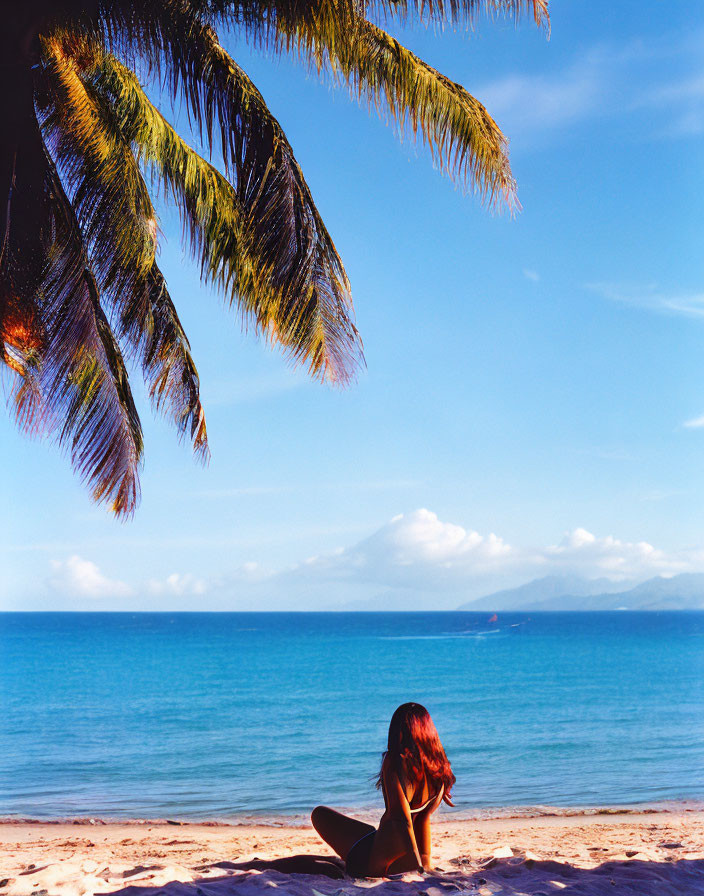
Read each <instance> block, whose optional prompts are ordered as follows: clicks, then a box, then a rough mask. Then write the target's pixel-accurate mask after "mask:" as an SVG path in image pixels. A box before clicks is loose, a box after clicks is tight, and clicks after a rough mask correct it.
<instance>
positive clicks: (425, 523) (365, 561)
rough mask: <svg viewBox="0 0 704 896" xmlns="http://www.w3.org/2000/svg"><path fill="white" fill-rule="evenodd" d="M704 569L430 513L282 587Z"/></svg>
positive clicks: (672, 555) (445, 587)
mask: <svg viewBox="0 0 704 896" xmlns="http://www.w3.org/2000/svg"><path fill="white" fill-rule="evenodd" d="M694 571H704V551H702V550H699V549H693V550H690V551H677V552H667V551H664V550H661V549H658V548H656V547H654V546H653V545H651V544H649V543H648V542H646V541H634V542H630V541H622V540H620V539H618V538H615V537H614V536H612V535H606V536H597V535H595V534H593V533H592V532H589V531H588V530H586V529H584V528H576V529H573V530H572V531H570V532H568V533H567V534H566V535H565V536H564V537H563V538H562V539H561V541H559V542H558V543H557V544H553V545H548V546H545V547H543V546H539V545H533V546H524V547H517V546H512V545H509V544H508V543H507V542H505V541H504V540H503V539H502V538H501V537H500V536H498V535H495V534H489V535H481V534H480V533H478V532H476V531H474V530H473V529H465V528H464V527H463V526H460V525H456V524H453V523H449V522H443V521H441V520H440V519H439V518H438V516H437V515H436V514H435V513H433V512H431V511H430V510H425V509H421V510H416V511H414V512H412V513H408V514H401V515H399V516H396V517H394V518H393V519H392V520H391V521H390V522H389V523H387V524H386V525H384V526H382V527H381V528H380V529H378V530H377V531H376V532H375V533H374V534H373V535H371V536H370V537H369V538H367V539H365V540H364V541H361V542H359V543H358V544H356V545H353V546H351V547H348V548H340V549H338V550H337V551H334V552H331V553H329V554H325V555H322V556H318V557H312V558H310V559H309V560H308V561H306V562H305V563H303V564H300V565H299V566H298V567H295V568H294V569H293V570H289V571H288V572H286V573H281V574H279V575H278V576H277V577H276V578H277V580H278V581H279V583H280V584H282V585H284V584H285V583H287V582H292V583H297V584H300V583H301V582H303V583H305V584H306V585H307V586H308V587H312V586H313V585H315V584H319V585H325V584H327V586H328V587H329V588H330V589H331V592H332V593H333V594H334V591H332V589H333V588H334V587H335V586H339V585H341V584H345V585H351V584H356V585H359V586H361V585H365V586H372V587H373V588H377V589H379V588H392V589H399V588H402V589H408V590H414V591H425V592H436V593H441V592H445V593H447V594H452V593H456V592H458V591H462V592H463V593H466V594H468V595H471V594H476V596H480V595H481V594H483V593H487V591H488V590H489V589H491V590H494V589H498V588H501V587H508V586H511V585H514V584H518V583H520V582H524V581H528V580H529V579H531V578H537V577H540V576H545V575H551V574H557V573H560V574H569V573H572V574H576V575H580V576H583V577H585V578H601V577H607V578H610V579H612V580H614V581H621V580H632V579H636V580H644V579H646V578H650V577H652V576H656V575H663V576H671V575H675V574H677V573H680V572H694Z"/></svg>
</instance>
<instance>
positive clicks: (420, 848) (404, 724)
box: [238, 703, 455, 877]
mask: <svg viewBox="0 0 704 896" xmlns="http://www.w3.org/2000/svg"><path fill="white" fill-rule="evenodd" d="M454 783H455V776H454V775H453V774H452V769H451V768H450V763H449V761H448V758H447V756H446V755H445V750H444V749H443V746H442V743H441V742H440V738H439V736H438V732H437V730H436V728H435V725H434V724H433V720H432V719H431V718H430V713H429V712H428V710H427V709H426V708H425V707H424V706H421V705H420V703H404V704H403V705H402V706H399V708H398V709H397V710H396V712H395V713H394V714H393V716H392V718H391V724H390V725H389V741H388V748H387V750H386V752H385V753H384V755H383V758H382V762H381V769H380V771H379V777H378V778H377V782H376V785H377V787H378V788H380V789H381V792H382V793H383V795H384V805H385V809H384V814H383V815H382V816H381V820H380V822H379V827H378V828H374V827H372V825H370V824H365V823H364V822H363V821H358V820H357V819H355V818H350V817H349V816H348V815H342V814H341V813H340V812H336V811H335V810H334V809H328V807H327V806H317V807H316V808H315V809H313V813H312V815H311V821H312V823H313V827H314V828H315V829H316V831H317V832H318V833H319V834H320V836H321V837H322V838H323V840H324V841H325V842H326V843H328V844H329V845H330V846H331V847H332V848H333V849H334V850H335V852H336V853H337V854H338V855H339V856H340V858H341V859H342V860H343V862H344V865H343V864H342V862H340V863H337V862H336V861H335V860H333V859H330V858H329V857H327V856H291V857H290V858H287V859H275V860H273V861H269V862H267V861H264V860H255V861H254V862H247V863H244V864H241V865H239V866H238V867H240V868H258V869H264V868H275V869H276V870H278V871H284V872H290V873H294V874H295V873H298V874H326V875H327V876H329V877H341V876H342V871H343V869H344V871H345V872H346V873H347V874H348V875H350V876H351V877H384V876H385V875H387V874H398V873H401V872H403V871H429V870H431V868H432V864H431V860H430V816H431V815H432V814H433V812H435V810H436V809H437V808H438V806H439V805H440V803H441V802H442V801H443V800H444V801H445V802H446V803H447V804H448V805H449V806H452V801H451V800H450V791H451V789H452V785H453V784H454Z"/></svg>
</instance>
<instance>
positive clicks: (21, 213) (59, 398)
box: [0, 109, 142, 515]
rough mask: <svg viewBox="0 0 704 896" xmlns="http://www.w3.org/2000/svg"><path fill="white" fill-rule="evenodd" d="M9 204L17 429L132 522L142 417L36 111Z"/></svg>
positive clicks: (5, 268)
mask: <svg viewBox="0 0 704 896" xmlns="http://www.w3.org/2000/svg"><path fill="white" fill-rule="evenodd" d="M11 203H12V208H11V215H10V226H9V228H8V239H7V247H6V252H5V254H4V255H3V258H2V265H1V267H0V297H2V298H3V299H4V302H3V304H4V306H5V308H6V309H7V308H8V307H9V308H13V307H14V309H15V310H14V311H13V313H12V314H11V315H10V321H11V322H12V327H10V328H9V329H8V327H7V322H8V317H7V316H5V317H4V325H5V329H4V331H3V347H4V349H3V354H4V360H6V361H7V359H8V357H9V358H10V359H12V360H14V364H10V365H9V366H11V367H12V369H13V370H14V371H15V373H16V374H18V375H19V377H20V383H19V388H18V389H17V391H16V394H15V409H16V414H17V417H18V422H19V423H20V425H24V426H25V427H27V428H30V429H37V428H40V429H41V431H42V432H43V433H54V434H55V435H56V436H57V438H58V440H59V443H60V444H62V445H65V446H67V447H68V448H69V450H70V454H71V459H72V463H73V466H74V469H75V470H76V471H77V472H78V474H79V475H80V476H81V477H82V478H83V479H85V480H86V481H87V482H88V483H89V485H90V487H91V489H92V492H93V496H94V498H95V500H97V501H107V502H109V503H110V505H111V507H112V509H113V510H114V511H115V513H116V514H118V515H125V514H129V513H131V512H132V511H133V510H134V509H135V507H136V504H137V502H138V497H139V481H138V468H139V463H140V459H141V454H142V433H141V426H140V422H139V417H138V415H137V411H136V408H135V405H134V401H133V399H132V394H131V391H130V387H129V382H128V379H127V371H126V369H125V365H124V361H123V359H122V355H121V354H120V350H119V347H118V345H117V342H116V340H115V339H114V336H113V334H112V332H111V330H110V326H109V324H108V322H107V320H106V318H105V315H104V313H103V310H102V308H101V305H100V299H99V295H98V290H97V287H96V284H95V280H94V278H93V275H92V273H91V271H90V267H89V265H88V262H87V258H86V256H85V252H84V249H83V243H82V237H81V233H80V230H79V227H78V224H77V221H76V219H75V216H74V214H73V209H72V208H71V205H70V203H69V201H68V199H67V197H66V195H65V193H64V191H63V188H62V185H61V181H60V179H59V177H58V174H57V172H56V169H55V168H54V166H53V163H52V162H51V160H50V158H49V156H48V154H47V152H46V149H45V147H44V144H43V142H42V138H41V135H40V133H39V129H38V125H37V122H36V119H35V118H34V112H33V109H32V112H31V116H30V120H29V122H28V125H27V127H26V129H25V132H24V133H23V135H22V140H21V142H20V144H19V146H18V153H17V165H16V170H15V177H14V189H13V192H12V195H11ZM13 317H14V321H13Z"/></svg>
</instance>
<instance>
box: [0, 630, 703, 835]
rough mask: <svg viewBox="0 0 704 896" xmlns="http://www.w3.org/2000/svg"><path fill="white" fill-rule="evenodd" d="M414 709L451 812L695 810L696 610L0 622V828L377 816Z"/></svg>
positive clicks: (698, 738)
mask: <svg viewBox="0 0 704 896" xmlns="http://www.w3.org/2000/svg"><path fill="white" fill-rule="evenodd" d="M408 700H415V701H418V702H421V703H423V704H425V705H426V706H427V707H428V709H429V710H430V711H431V713H432V715H433V717H434V719H435V722H436V724H437V727H438V730H439V732H440V735H441V738H442V740H443V743H444V745H445V749H446V751H447V754H448V756H449V758H450V760H451V762H452V765H453V768H454V771H455V774H456V776H457V784H456V787H455V802H456V810H455V811H456V812H458V813H459V812H464V813H468V812H469V813H471V812H472V811H475V810H478V809H481V808H486V807H499V808H500V807H517V806H557V807H568V806H569V807H579V806H590V807H596V806H616V805H631V806H632V805H640V804H653V803H661V802H666V801H672V800H686V801H692V802H699V801H702V800H704V613H701V612H679V613H674V612H672V613H665V612H663V613H632V612H620V613H619V612H614V613H533V614H520V613H513V614H509V613H507V614H499V616H498V619H497V620H496V621H490V617H489V614H486V613H481V614H477V613H406V614H401V613H327V614H324V613H299V614H296V613H225V614H221V613H218V614H210V613H176V614H169V613H160V614H156V613H154V614H152V613H144V614H131V613H123V614H119V613H114V614H113V613H93V614H91V613H56V614H52V613H34V614H32V613H27V614H21V613H11V614H0V815H4V816H7V815H11V816H22V817H36V818H56V817H66V816H101V817H105V818H110V817H115V818H125V817H129V818H164V817H166V818H177V819H234V818H242V817H252V816H264V817H266V818H277V817H280V816H302V815H304V814H306V813H308V812H309V811H310V809H311V808H312V807H313V806H314V805H316V804H317V803H327V804H329V805H333V806H337V807H348V808H354V809H357V810H360V811H362V810H368V809H373V808H374V807H378V806H379V805H380V802H381V801H380V797H379V794H378V792H377V791H376V790H375V789H374V785H373V778H374V776H375V774H376V772H377V770H378V767H379V763H380V757H381V752H382V750H383V748H384V745H385V739H386V733H387V728H388V722H389V718H390V716H391V713H392V712H393V710H394V709H395V708H396V706H397V705H398V704H400V703H403V702H405V701H408Z"/></svg>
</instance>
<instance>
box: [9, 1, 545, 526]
mask: <svg viewBox="0 0 704 896" xmlns="http://www.w3.org/2000/svg"><path fill="white" fill-rule="evenodd" d="M26 6H27V8H26V9H25V10H23V13H22V14H21V15H20V14H19V13H17V14H11V15H10V16H9V22H8V23H7V24H8V27H7V28H6V34H5V36H4V37H2V38H0V44H2V46H0V49H2V50H4V51H5V58H10V59H11V60H12V62H11V65H10V66H8V67H7V68H5V69H3V72H4V73H3V74H2V75H0V114H2V116H3V121H4V123H5V124H6V127H5V129H4V133H3V134H2V135H0V209H2V210H3V211H2V213H0V360H2V361H4V362H5V364H4V367H5V369H6V370H7V371H8V376H9V377H10V380H11V393H10V394H11V402H12V403H13V405H14V409H15V415H16V418H17V420H18V423H19V424H20V426H21V427H22V428H23V429H25V430H27V431H29V432H34V433H40V434H50V435H53V436H54V437H55V438H56V439H57V440H58V442H59V443H60V444H62V445H65V446H66V447H67V448H68V450H69V451H70V454H71V457H72V461H73V464H74V467H75V468H76V470H77V472H78V473H79V474H80V475H81V476H82V477H83V478H85V479H86V481H87V482H88V484H89V485H90V487H91V490H92V493H93V496H94V498H95V499H96V500H103V501H106V502H108V503H109V504H110V506H111V507H112V508H113V510H114V511H115V512H116V513H117V514H122V515H124V514H129V513H131V512H132V511H133V510H134V508H135V506H136V503H137V501H138V494H139V485H138V471H139V466H140V462H141V457H142V450H143V447H142V437H141V428H140V423H139V418H138V415H137V411H136V409H135V406H134V402H133V400H132V396H131V393H130V387H129V379H128V375H127V370H126V367H125V361H124V360H123V355H122V352H123V351H124V352H125V353H126V355H127V356H128V357H129V358H130V359H132V360H133V361H134V362H135V363H137V364H139V365H140V366H141V368H142V371H143V374H144V377H145V379H146V381H147V383H148V387H149V392H150V395H151V397H152V400H153V403H154V406H155V407H156V408H157V409H158V410H160V411H163V412H164V413H166V414H167V415H168V416H169V417H170V418H171V419H172V420H173V421H174V424H175V426H176V428H177V430H178V432H179V433H180V434H181V435H182V436H184V437H185V438H188V440H189V441H190V442H191V443H192V444H193V447H194V450H195V451H196V453H198V454H199V455H200V456H202V457H207V454H208V442H207V434H206V427H205V417H204V413H203V408H202V406H201V400H200V389H199V381H198V373H197V371H196V366H195V363H194V361H193V358H192V356H191V351H190V347H189V344H188V339H187V337H186V335H185V333H184V331H183V328H182V326H181V324H180V322H179V318H178V314H177V312H176V309H175V307H174V305H173V303H172V301H171V298H170V296H169V292H168V289H167V286H166V283H165V282H164V278H163V276H162V274H161V272H160V270H159V267H158V265H157V242H158V222H157V219H156V213H155V210H154V207H153V204H152V199H151V195H150V193H151V190H152V189H154V188H156V189H160V190H161V191H162V192H163V193H164V194H165V195H166V196H168V197H169V198H170V199H171V200H172V201H173V202H174V204H175V205H176V206H177V207H178V209H179V212H180V214H181V218H182V222H183V225H184V233H185V235H186V238H187V242H188V244H189V247H190V249H191V252H192V254H193V255H194V257H195V258H196V259H197V261H198V262H199V264H200V267H201V273H202V276H203V278H204V279H205V280H206V281H208V282H210V283H212V284H213V285H215V286H216V287H218V288H219V290H220V291H221V292H222V293H223V294H224V295H225V297H226V299H227V301H228V302H229V303H230V304H231V305H232V306H234V307H235V308H236V309H237V311H238V312H239V314H240V316H241V318H242V320H243V322H244V323H245V324H247V325H252V326H253V327H254V328H255V329H256V331H257V332H259V333H260V334H262V335H263V336H264V337H265V338H266V339H268V340H270V341H271V342H272V343H276V344H277V345H279V346H280V347H281V348H282V349H283V351H284V352H285V353H286V354H287V355H288V356H289V357H290V358H291V359H292V360H293V361H294V362H296V363H301V364H304V365H306V366H307V367H308V369H309V370H310V372H311V374H312V375H313V376H315V377H318V378H320V379H322V380H328V381H331V382H334V383H343V384H344V383H346V382H348V381H349V380H350V379H352V378H353V377H354V375H355V372H356V370H357V369H358V367H359V365H360V363H362V362H363V358H362V351H361V342H360V339H359V335H358V333H357V330H356V328H355V326H354V322H353V314H352V302H351V296H350V288H349V283H348V280H347V277H346V274H345V271H344V268H343V265H342V262H341V260H340V257H339V255H338V253H337V251H336V249H335V246H334V244H333V241H332V239H331V237H330V235H329V233H328V232H327V229H326V228H325V225H324V223H323V221H322V219H321V217H320V214H319V213H318V210H317V209H316V207H315V203H314V201H313V198H312V196H311V193H310V190H309V188H308V186H307V184H306V182H305V179H304V177H303V174H302V172H301V170H300V168H299V166H298V164H297V162H296V159H295V157H294V154H293V151H292V149H291V147H290V145H289V143H288V141H287V139H286V136H285V134H284V132H283V130H282V128H281V126H280V125H279V123H278V122H277V121H276V119H275V118H274V117H273V116H272V115H271V113H270V112H269V110H268V109H267V107H266V104H265V102H264V100H263V98H262V96H261V95H260V93H259V92H258V91H257V89H256V88H255V87H254V85H253V84H252V82H251V81H250V80H249V78H248V77H247V75H246V74H245V73H244V72H243V71H242V70H241V69H240V68H239V66H238V65H237V64H236V63H235V62H234V61H233V60H232V59H231V57H230V56H229V55H228V54H227V52H226V51H225V50H224V49H223V47H222V46H221V45H220V43H219V41H218V38H217V35H216V31H215V28H216V27H217V26H222V25H225V26H232V27H236V28H239V29H240V30H241V31H243V32H244V33H245V34H246V35H247V36H248V37H249V38H250V39H252V40H253V41H254V42H256V43H258V44H260V45H263V46H265V47H269V48H271V49H273V50H274V51H277V52H278V51H282V50H293V51H295V52H297V53H299V54H302V55H303V56H304V57H305V58H307V59H309V60H311V61H312V62H313V63H314V64H315V65H316V67H317V68H318V70H319V71H321V73H324V72H327V73H329V74H330V75H331V76H332V77H333V78H335V79H336V80H338V81H341V82H344V83H346V84H348V85H349V86H350V88H351V90H352V91H353V93H355V94H356V95H357V96H358V97H359V98H363V99H365V100H366V101H367V102H369V103H370V104H371V105H372V106H374V107H375V108H377V109H378V110H380V111H382V112H384V111H385V112H387V113H389V114H390V115H391V116H392V117H393V118H394V120H395V121H396V123H397V126H398V128H399V130H402V129H404V128H410V130H411V131H412V132H413V133H414V134H419V135H421V136H422V138H423V139H424V140H425V141H426V142H427V144H428V146H429V148H430V150H431V152H432V154H433V156H434V158H435V160H436V162H437V163H438V164H439V165H440V166H441V167H442V168H443V170H445V171H447V172H448V173H449V174H450V175H452V176H454V177H455V178H456V179H457V180H458V181H459V182H460V183H462V184H463V185H465V186H467V187H469V188H473V189H475V190H476V191H477V192H478V193H479V194H480V195H481V196H482V197H486V198H487V199H488V201H490V202H492V201H500V200H504V201H506V202H508V203H509V204H510V203H511V202H512V201H513V197H514V184H513V180H512V177H511V172H510V168H509V164H508V157H507V152H506V141H505V139H504V137H503V135H502V133H501V131H500V130H499V128H498V126H497V125H496V124H495V122H494V121H493V120H492V118H491V117H490V115H489V114H488V112H487V111H486V110H485V109H484V107H483V106H482V105H481V103H479V102H478V101H477V100H476V99H474V98H473V97H472V96H470V95H469V94H468V93H467V92H466V91H465V90H464V88H463V87H461V86H460V85H459V84H456V83H454V82H452V81H450V80H449V79H447V78H446V77H444V76H443V75H441V74H440V73H439V72H437V71H435V69H433V68H431V67H430V66H429V65H427V64H426V63H424V62H423V61H422V60H420V59H418V58H417V57H416V56H415V55H414V54H412V53H411V52H410V51H408V50H407V49H405V48H404V47H403V46H401V45H400V44H399V43H398V41H396V40H395V39H394V38H393V37H391V36H390V35H389V34H387V33H386V32H385V31H383V30H382V29H381V28H379V27H378V26H377V25H376V24H374V23H372V22H371V21H369V20H368V19H367V17H366V15H367V12H376V13H378V14H383V15H385V16H387V17H394V16H400V17H413V16H417V17H418V18H420V19H421V20H424V21H443V20H449V21H457V20H460V19H462V18H463V17H464V18H468V19H469V18H471V17H472V16H473V15H474V14H475V13H476V12H477V10H478V9H479V8H480V7H483V8H485V9H488V11H489V12H490V13H494V12H496V13H513V14H516V15H517V14H519V13H520V12H521V11H523V10H528V11H530V12H532V13H533V15H534V16H535V19H536V21H537V22H538V23H539V24H541V23H545V24H546V23H547V13H546V9H545V3H544V0H523V2H521V0H513V2H510V0H493V2H492V0H489V2H485V3H479V2H477V0H449V2H446V0H421V2H419V3H413V2H412V0H398V2H394V0H378V2H377V3H375V4H369V6H366V7H365V6H362V5H360V4H359V3H358V2H356V0H241V2H238V3H233V2H229V0H159V2H157V0H133V2H110V0H103V2H96V0H91V2H88V0H86V2H85V3H82V2H79V0H66V2H53V3H48V2H46V0H26ZM135 66H138V67H139V68H140V70H141V71H144V72H146V73H147V74H148V75H149V74H151V75H154V76H158V77H159V78H160V80H161V82H162V83H164V84H165V85H166V86H167V88H168V89H169V92H170V93H171V94H172V96H173V97H174V98H176V97H180V98H181V99H182V100H183V101H184V102H185V104H186V107H187V110H188V113H189V115H190V117H191V120H192V121H193V122H195V124H196V125H197V126H198V128H199V129H200V131H201V135H202V138H203V141H204V142H205V144H206V145H207V146H208V147H209V148H210V149H211V150H212V151H214V152H215V153H216V154H217V155H218V156H219V157H221V158H222V162H223V171H222V172H220V171H219V170H218V169H217V168H215V167H214V166H213V165H212V164H211V163H210V162H208V161H207V160H205V159H203V158H202V157H201V156H199V155H198V154H197V153H196V152H195V151H194V150H193V149H192V148H191V147H190V146H189V145H188V144H187V143H186V142H185V141H184V140H183V139H182V138H181V137H180V136H179V135H178V134H177V133H176V132H175V130H174V129H173V128H172V127H171V126H170V125H169V123H168V122H167V121H166V120H165V118H164V117H163V116H162V114H161V113H160V112H159V111H158V109H156V108H155V107H154V105H153V104H152V102H151V101H150V99H149V98H148V96H147V94H146V93H145V91H144V90H143V88H142V86H141V84H140V82H139V80H138V78H137V76H136V74H135V72H134V67H135Z"/></svg>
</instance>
